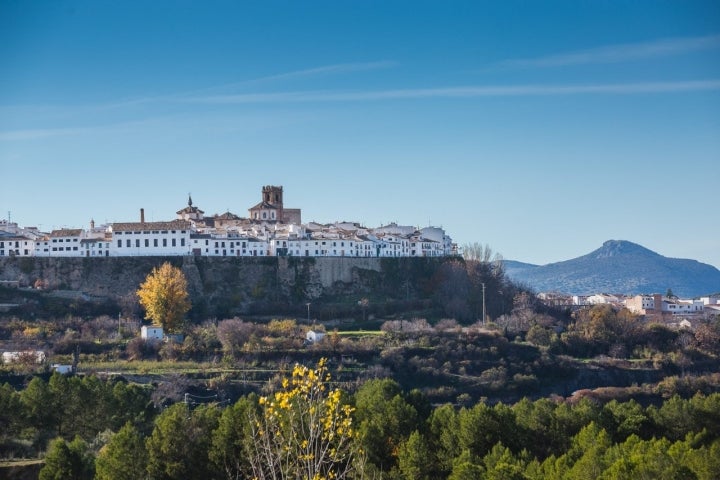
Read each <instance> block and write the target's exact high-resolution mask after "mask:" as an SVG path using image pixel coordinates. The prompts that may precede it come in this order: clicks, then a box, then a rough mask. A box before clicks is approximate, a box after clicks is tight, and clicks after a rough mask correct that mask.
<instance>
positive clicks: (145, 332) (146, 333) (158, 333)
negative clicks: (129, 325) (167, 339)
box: [140, 325, 163, 341]
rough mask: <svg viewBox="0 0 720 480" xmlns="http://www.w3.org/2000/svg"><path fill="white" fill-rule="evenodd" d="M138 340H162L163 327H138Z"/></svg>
mask: <svg viewBox="0 0 720 480" xmlns="http://www.w3.org/2000/svg"><path fill="white" fill-rule="evenodd" d="M140 338H142V339H144V340H151V341H155V340H162V339H163V327H159V326H157V325H143V326H142V327H140Z"/></svg>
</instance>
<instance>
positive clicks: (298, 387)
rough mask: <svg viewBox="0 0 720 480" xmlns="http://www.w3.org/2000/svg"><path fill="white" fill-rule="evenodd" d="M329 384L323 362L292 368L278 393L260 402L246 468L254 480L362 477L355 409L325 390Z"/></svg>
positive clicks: (340, 394)
mask: <svg viewBox="0 0 720 480" xmlns="http://www.w3.org/2000/svg"><path fill="white" fill-rule="evenodd" d="M330 379H331V377H330V374H329V373H328V371H327V363H326V360H325V359H321V360H320V361H319V362H318V364H317V366H316V368H314V369H311V368H308V367H305V366H302V365H298V364H296V365H295V367H294V368H293V371H292V375H291V377H290V378H285V379H283V381H282V387H281V389H280V390H279V391H277V392H275V393H274V394H273V395H268V396H266V397H260V399H259V413H258V414H257V415H256V417H255V418H254V419H253V421H252V426H253V436H254V440H255V441H254V442H253V447H252V449H251V462H250V463H251V464H252V468H253V475H254V476H255V478H256V479H258V480H264V479H268V478H273V479H312V480H330V479H343V478H360V477H361V473H362V457H363V455H362V452H361V451H360V449H359V447H358V444H357V442H356V438H357V432H356V431H355V429H354V428H353V419H352V412H353V410H354V409H353V407H351V406H350V405H347V404H344V403H343V402H342V391H341V390H339V389H333V390H330V389H329V388H328V385H329V382H330Z"/></svg>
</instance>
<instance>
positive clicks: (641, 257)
mask: <svg viewBox="0 0 720 480" xmlns="http://www.w3.org/2000/svg"><path fill="white" fill-rule="evenodd" d="M505 271H506V274H507V276H508V278H510V279H512V280H513V281H515V282H518V283H520V284H523V285H525V286H528V287H530V288H532V289H534V290H536V291H538V292H547V291H557V292H563V293H569V294H575V295H587V294H592V293H601V292H606V293H623V294H638V293H665V292H666V291H667V290H668V288H670V289H672V291H673V293H674V294H675V295H678V296H680V297H696V296H700V295H707V294H711V293H716V292H719V291H720V270H718V269H717V268H715V267H713V266H712V265H708V264H705V263H700V262H698V261H696V260H686V259H680V258H668V257H664V256H662V255H660V254H658V253H655V252H653V251H652V250H648V249H647V248H645V247H643V246H641V245H638V244H635V243H632V242H628V241H624V240H608V241H607V242H605V243H603V245H602V247H600V248H598V249H597V250H595V251H593V252H591V253H588V254H587V255H583V256H582V257H578V258H574V259H572V260H566V261H564V262H557V263H550V264H548V265H532V264H529V263H522V262H516V261H512V260H506V261H505Z"/></svg>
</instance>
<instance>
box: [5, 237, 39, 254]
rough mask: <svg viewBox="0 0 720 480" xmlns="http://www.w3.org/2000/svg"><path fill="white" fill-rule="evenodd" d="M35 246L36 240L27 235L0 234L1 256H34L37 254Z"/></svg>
mask: <svg viewBox="0 0 720 480" xmlns="http://www.w3.org/2000/svg"><path fill="white" fill-rule="evenodd" d="M3 233H4V232H3ZM35 247H36V244H35V240H33V239H32V238H30V237H26V236H25V235H16V234H6V235H2V236H0V257H6V256H7V257H9V256H15V257H33V256H35Z"/></svg>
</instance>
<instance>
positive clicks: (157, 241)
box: [110, 220, 193, 257]
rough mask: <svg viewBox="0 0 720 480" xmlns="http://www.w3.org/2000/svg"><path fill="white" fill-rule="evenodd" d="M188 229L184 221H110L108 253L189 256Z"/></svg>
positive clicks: (189, 232)
mask: <svg viewBox="0 0 720 480" xmlns="http://www.w3.org/2000/svg"><path fill="white" fill-rule="evenodd" d="M191 228H192V225H191V224H190V222H189V221H187V220H172V221H169V222H142V221H141V222H131V223H113V224H112V225H111V226H110V229H111V231H112V244H111V248H110V256H113V257H130V256H178V255H189V254H190V248H191V244H190V235H191V234H192V233H193V231H192V230H191Z"/></svg>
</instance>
